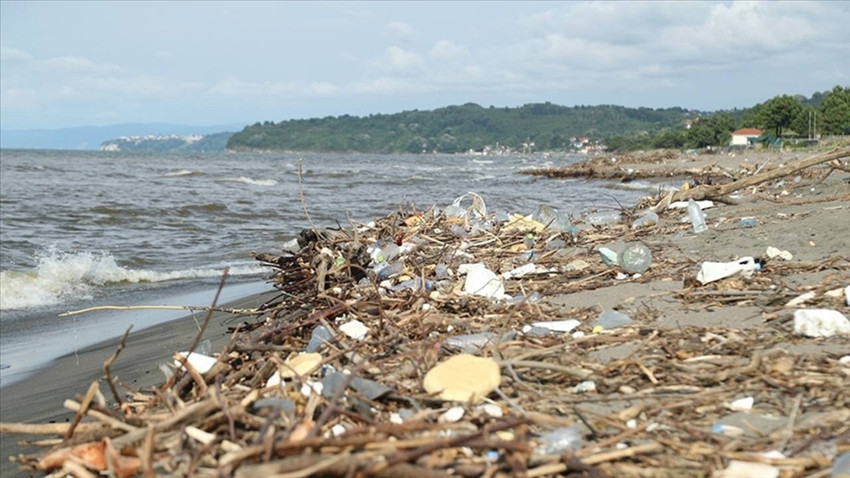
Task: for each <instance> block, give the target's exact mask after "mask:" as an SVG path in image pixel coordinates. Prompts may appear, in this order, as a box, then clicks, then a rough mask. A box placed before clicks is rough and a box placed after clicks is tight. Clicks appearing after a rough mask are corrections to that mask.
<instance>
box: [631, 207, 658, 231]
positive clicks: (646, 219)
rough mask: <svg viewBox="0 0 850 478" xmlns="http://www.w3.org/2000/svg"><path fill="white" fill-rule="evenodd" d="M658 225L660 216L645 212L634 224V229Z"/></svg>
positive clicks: (652, 212) (653, 212)
mask: <svg viewBox="0 0 850 478" xmlns="http://www.w3.org/2000/svg"><path fill="white" fill-rule="evenodd" d="M656 224H658V214H656V213H655V211H645V212H644V213H643V215H642V216H641V217H639V218H637V219H635V221H634V222H633V223H632V229H640V228H643V227H651V226H654V225H656Z"/></svg>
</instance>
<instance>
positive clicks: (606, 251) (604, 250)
mask: <svg viewBox="0 0 850 478" xmlns="http://www.w3.org/2000/svg"><path fill="white" fill-rule="evenodd" d="M619 256H620V254H619V253H618V252H617V251H616V250H614V249H611V248H610V247H600V248H599V257H601V258H602V262H603V263H604V264H605V265H606V266H608V267H617V266H619V265H620V257H619Z"/></svg>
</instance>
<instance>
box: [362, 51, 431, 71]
mask: <svg viewBox="0 0 850 478" xmlns="http://www.w3.org/2000/svg"><path fill="white" fill-rule="evenodd" d="M371 66H372V68H374V69H375V70H377V71H379V72H383V73H390V74H396V75H402V76H407V75H412V74H416V73H419V72H420V71H421V70H422V69H423V68H424V66H425V61H424V60H423V59H422V57H421V56H419V55H417V54H416V53H413V52H410V51H406V50H404V49H402V48H400V47H397V46H391V47H389V48H387V49H386V50H385V51H384V54H383V56H381V57H380V58H378V59H376V60H374V61H372V63H371Z"/></svg>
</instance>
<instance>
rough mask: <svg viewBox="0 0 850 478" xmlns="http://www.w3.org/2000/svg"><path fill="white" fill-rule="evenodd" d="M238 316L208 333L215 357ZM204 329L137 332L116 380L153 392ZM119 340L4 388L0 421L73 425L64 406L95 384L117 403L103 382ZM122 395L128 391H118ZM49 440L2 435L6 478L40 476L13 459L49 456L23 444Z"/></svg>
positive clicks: (179, 326)
mask: <svg viewBox="0 0 850 478" xmlns="http://www.w3.org/2000/svg"><path fill="white" fill-rule="evenodd" d="M273 293H274V291H272V290H271V288H270V289H269V291H268V292H265V293H261V294H255V295H251V296H248V297H244V298H242V299H239V300H236V301H233V302H230V303H228V304H225V305H223V307H225V308H233V309H246V308H254V307H257V306H258V305H259V304H261V303H262V302H264V301H265V300H268V299H270V298H271V297H272V294H273ZM198 315H199V316H200V318H199V319H198V323H203V315H201V314H198ZM241 320H243V319H240V318H237V317H235V316H234V315H232V314H227V313H223V312H216V313H214V314H213V316H212V318H211V319H210V321H209V325H208V326H207V328H206V330H205V331H204V336H203V338H204V339H209V341H210V344H211V348H210V352H211V353H218V352H220V351H221V350H222V348H223V347H224V346H225V344H226V343H227V342H228V340H229V339H230V336H229V334H228V333H227V328H228V327H231V326H235V325H237V324H239V323H240V322H241ZM197 334H198V326H197V324H196V322H195V320H194V319H193V318H192V316H186V317H183V318H181V319H177V320H174V321H171V322H166V323H163V324H159V325H156V326H153V327H150V328H147V329H144V330H139V331H132V332H131V333H130V335H129V337H127V341H126V343H125V344H126V347H125V348H124V350H122V351H121V354H120V355H119V356H118V359H117V360H116V361H115V362H114V363H113V364H112V367H110V369H111V372H112V377H113V379H115V380H116V388H118V387H117V385H118V383H124V384H125V385H126V386H127V387H130V388H132V389H136V390H143V389H148V388H150V387H152V386H154V385H159V384H161V383H162V382H163V380H164V375H163V374H162V372H160V370H159V365H160V364H161V363H165V362H169V361H171V356H172V354H174V352H180V351H185V350H187V349H188V348H189V347H190V346H191V345H192V342H193V341H194V340H195V336H196V335H197ZM118 343H119V338H115V339H112V340H107V341H104V342H101V343H99V344H97V345H94V346H91V347H88V348H86V349H83V350H80V351H79V352H78V353H76V354H71V355H67V356H65V357H62V358H60V359H59V360H57V361H56V362H54V363H53V364H52V365H51V366H50V367H48V368H46V369H45V370H42V371H41V372H38V373H37V374H36V375H34V376H32V377H30V378H27V379H25V380H22V381H20V382H18V383H14V384H12V385H9V386H8V387H4V388H2V389H0V421H2V422H7V423H8V422H13V423H50V422H68V421H70V420H71V419H72V418H73V416H74V415H73V413H72V412H70V411H69V410H67V409H65V408H64V407H63V405H62V404H63V402H64V401H65V400H66V399H69V398H74V397H75V396H76V395H84V394H85V393H86V391H87V390H88V387H89V385H90V384H91V382H92V381H95V380H97V381H99V382H100V390H101V392H102V393H103V394H104V395H105V396H106V397H107V399H108V400H109V401H110V402H111V401H112V398H111V393H110V391H109V386H108V385H107V384H106V381H105V380H104V379H103V363H104V362H105V361H106V360H107V359H109V357H110V356H111V355H112V354H113V353H114V352H115V350H116V348H117V347H118ZM118 390H119V393H121V392H122V390H123V389H120V388H118ZM44 438H49V437H45V436H27V435H17V434H0V455H1V456H2V457H3V459H2V463H0V476H3V477H7V476H37V475H42V473H38V474H35V473H33V472H24V471H21V470H19V469H18V466H17V465H16V464H15V463H12V462H10V461H9V460H8V457H10V456H12V455H17V454H19V453H34V452H38V451H43V450H44V448H40V447H23V446H19V445H18V443H19V442H20V441H22V440H38V439H44Z"/></svg>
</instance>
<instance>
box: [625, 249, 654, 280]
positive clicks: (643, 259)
mask: <svg viewBox="0 0 850 478" xmlns="http://www.w3.org/2000/svg"><path fill="white" fill-rule="evenodd" d="M617 264H619V266H620V268H621V269H623V271H624V272H626V273H627V274H643V273H644V272H646V270H647V269H649V267H650V266H651V265H652V251H650V250H649V248H648V247H646V245H645V244H644V243H642V242H635V243H632V244H629V245H627V246H626V247H624V248H623V249H622V250H621V251H620V252H619V253H618V254H617Z"/></svg>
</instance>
